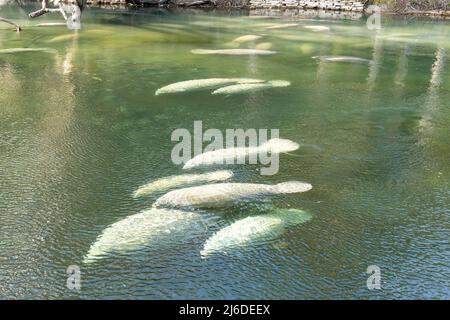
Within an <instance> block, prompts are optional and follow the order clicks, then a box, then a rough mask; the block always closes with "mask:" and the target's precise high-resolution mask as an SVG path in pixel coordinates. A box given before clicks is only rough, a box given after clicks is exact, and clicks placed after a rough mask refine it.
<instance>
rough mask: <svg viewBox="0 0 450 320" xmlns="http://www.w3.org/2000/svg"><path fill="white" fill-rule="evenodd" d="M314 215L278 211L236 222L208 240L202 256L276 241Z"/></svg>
mask: <svg viewBox="0 0 450 320" xmlns="http://www.w3.org/2000/svg"><path fill="white" fill-rule="evenodd" d="M311 218H312V215H311V214H309V213H307V212H305V211H302V210H297V209H277V210H275V211H274V212H273V213H270V214H266V215H259V216H251V217H247V218H244V219H241V220H238V221H236V222H234V223H233V224H231V225H229V226H228V227H225V228H223V229H222V230H220V231H218V232H216V233H215V234H214V235H213V236H211V237H210V238H209V239H208V240H206V242H205V244H204V246H203V249H202V251H200V255H201V256H202V258H207V257H208V256H209V255H210V254H212V253H215V252H225V253H227V252H229V251H232V250H236V249H239V248H242V247H245V246H248V245H250V244H252V245H255V244H258V243H261V242H265V241H270V240H274V239H276V238H277V237H279V236H280V235H281V234H282V233H283V232H284V231H285V230H286V228H288V227H290V226H295V225H298V224H301V223H304V222H306V221H309V220H310V219H311Z"/></svg>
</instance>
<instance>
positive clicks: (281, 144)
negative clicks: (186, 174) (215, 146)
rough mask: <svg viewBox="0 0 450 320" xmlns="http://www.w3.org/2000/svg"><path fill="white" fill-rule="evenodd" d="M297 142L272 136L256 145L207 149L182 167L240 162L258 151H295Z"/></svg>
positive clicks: (255, 154) (189, 167)
mask: <svg viewBox="0 0 450 320" xmlns="http://www.w3.org/2000/svg"><path fill="white" fill-rule="evenodd" d="M299 147H300V146H299V144H298V143H295V142H293V141H291V140H289V139H280V138H274V139H270V140H268V141H266V142H265V143H263V144H261V145H260V146H257V147H233V148H226V149H219V150H214V151H208V152H205V153H202V154H199V155H198V156H195V157H194V158H192V159H190V160H189V161H187V162H186V163H185V165H184V166H183V169H192V168H195V167H199V166H208V165H214V164H232V163H242V160H245V158H246V157H248V156H257V155H258V154H259V153H267V152H271V153H284V152H290V151H295V150H297V149H298V148H299Z"/></svg>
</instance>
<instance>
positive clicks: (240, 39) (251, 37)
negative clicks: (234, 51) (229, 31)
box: [232, 34, 262, 43]
mask: <svg viewBox="0 0 450 320" xmlns="http://www.w3.org/2000/svg"><path fill="white" fill-rule="evenodd" d="M261 38H262V37H261V36H257V35H254V34H248V35H245V36H242V37H238V38H236V39H234V40H233V41H232V42H235V43H245V42H250V41H255V40H258V39H261Z"/></svg>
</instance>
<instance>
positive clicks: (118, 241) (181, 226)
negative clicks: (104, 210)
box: [83, 208, 203, 263]
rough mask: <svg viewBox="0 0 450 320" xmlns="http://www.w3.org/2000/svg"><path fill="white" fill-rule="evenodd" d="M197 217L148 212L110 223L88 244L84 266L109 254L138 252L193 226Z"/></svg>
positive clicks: (166, 212) (190, 214) (164, 210)
mask: <svg viewBox="0 0 450 320" xmlns="http://www.w3.org/2000/svg"><path fill="white" fill-rule="evenodd" d="M197 216H199V217H200V216H203V215H199V214H196V213H193V212H185V211H178V210H168V209H155V208H153V209H150V210H145V211H142V212H139V213H137V214H134V215H131V216H129V217H126V218H124V219H122V220H120V221H118V222H116V223H113V224H112V225H110V226H109V227H107V228H106V229H105V230H103V232H102V234H101V235H100V236H99V237H98V238H97V240H96V241H95V242H94V244H92V245H91V247H90V249H89V251H88V253H87V255H86V256H85V258H84V260H83V263H92V262H95V261H96V260H98V259H101V258H103V257H105V256H107V255H108V254H111V253H125V252H128V251H132V250H138V249H141V248H142V247H144V246H145V245H147V244H149V243H150V242H151V241H152V240H157V239H158V238H159V239H160V238H161V237H162V236H164V235H166V236H167V235H170V236H172V237H173V234H171V233H173V232H175V231H184V230H186V229H188V228H191V227H192V220H193V219H195V218H196V217H197Z"/></svg>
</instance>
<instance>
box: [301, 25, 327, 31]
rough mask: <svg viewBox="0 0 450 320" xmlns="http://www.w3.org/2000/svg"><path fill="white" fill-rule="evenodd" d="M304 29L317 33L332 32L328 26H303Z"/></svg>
mask: <svg viewBox="0 0 450 320" xmlns="http://www.w3.org/2000/svg"><path fill="white" fill-rule="evenodd" d="M303 28H305V29H309V30H312V31H316V32H319V31H330V30H331V29H330V28H329V27H326V26H303Z"/></svg>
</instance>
